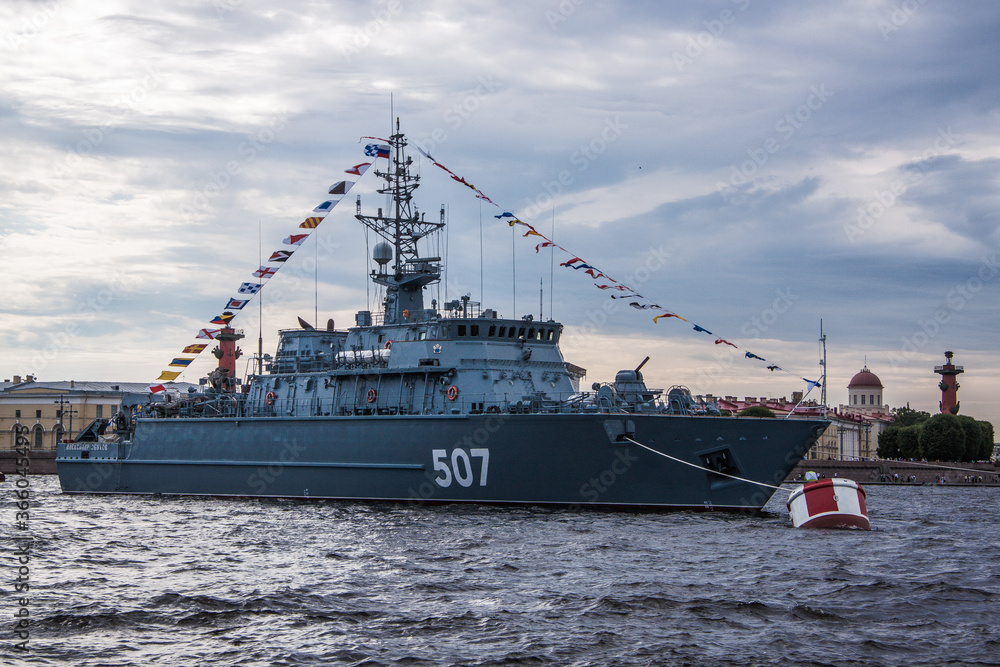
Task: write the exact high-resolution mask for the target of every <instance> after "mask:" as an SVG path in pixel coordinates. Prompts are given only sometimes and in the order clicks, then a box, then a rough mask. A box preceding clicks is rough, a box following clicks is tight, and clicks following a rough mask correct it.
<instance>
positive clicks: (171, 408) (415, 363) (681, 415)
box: [57, 122, 828, 509]
mask: <svg viewBox="0 0 1000 667" xmlns="http://www.w3.org/2000/svg"><path fill="white" fill-rule="evenodd" d="M389 144H390V149H391V154H392V157H391V161H390V164H391V167H390V168H388V169H387V170H386V171H384V172H380V171H376V172H375V173H376V175H377V176H379V177H381V178H383V179H384V180H385V182H386V185H385V187H384V188H383V189H380V190H379V192H380V193H385V194H387V195H389V196H390V198H391V201H392V204H391V206H390V207H389V209H388V211H387V212H386V213H383V211H382V209H379V210H378V212H377V214H376V215H364V214H362V213H361V204H360V200H359V203H358V214H357V216H356V217H357V219H358V220H359V221H360V222H361V223H362V224H364V225H366V226H367V227H368V228H369V229H370V230H371V231H373V232H374V233H375V234H377V235H378V236H379V237H380V238H381V239H382V241H381V242H380V243H379V244H378V245H376V246H375V248H374V253H373V259H374V262H375V264H376V265H377V268H376V269H375V270H373V271H372V275H371V276H370V278H371V280H372V281H373V282H374V283H376V284H377V285H378V286H380V287H381V288H382V289H384V299H383V300H382V309H381V311H380V312H375V313H373V312H370V311H368V310H362V311H360V312H358V313H357V315H356V318H355V326H352V327H349V328H347V329H337V328H336V327H335V326H334V323H333V322H332V321H331V322H330V323H328V325H327V327H326V328H321V327H314V326H312V325H310V324H309V323H307V322H304V321H301V320H300V326H299V327H297V328H292V329H287V330H284V331H281V332H280V338H279V343H278V347H277V351H276V353H275V354H274V356H273V357H272V356H270V355H264V354H258V355H257V356H258V358H257V359H256V369H255V370H256V372H254V373H253V374H251V375H250V376H249V377H247V378H246V379H243V378H238V377H237V374H236V359H237V358H238V357H239V355H240V354H241V352H240V349H239V348H238V347H237V343H238V341H239V340H240V339H241V338H243V333H242V331H240V330H238V329H235V328H233V327H231V326H226V327H224V328H223V329H222V330H221V332H220V333H219V334H218V336H217V341H218V347H217V348H216V349H215V356H216V357H217V358H218V359H219V367H218V368H217V369H215V370H214V371H213V372H212V374H211V375H210V376H209V378H207V379H206V383H205V386H204V388H203V389H202V390H201V391H197V392H193V393H190V394H185V395H182V396H171V397H170V398H169V400H159V401H152V402H150V403H149V404H148V405H145V406H136V407H135V408H134V410H132V411H131V412H130V413H129V414H128V415H126V417H127V418H121V415H120V416H119V418H118V419H116V420H114V422H113V423H112V424H111V425H110V426H109V429H108V435H109V437H102V438H100V439H93V441H90V442H86V441H80V442H73V443H63V444H60V445H59V449H58V453H57V467H58V473H59V480H60V484H61V486H62V489H63V491H64V492H66V493H137V494H197V495H211V496H258V497H290V498H333V499H352V500H387V501H400V502H414V503H425V502H473V503H502V504H540V505H559V506H594V507H598V506H601V507H620V508H624V507H641V508H695V509H759V508H761V507H762V506H763V505H764V504H765V503H766V502H767V501H768V499H769V498H770V496H771V494H772V492H773V491H772V490H771V486H770V485H773V484H778V483H780V482H781V480H783V479H784V478H785V477H786V476H787V475H788V473H789V471H790V470H791V469H792V468H794V467H795V465H796V464H797V463H798V462H799V460H800V459H801V458H802V457H803V456H804V455H805V453H806V452H807V451H808V450H809V448H810V447H811V446H812V445H813V444H814V443H815V441H816V440H817V438H818V437H819V436H820V435H821V434H822V432H823V431H824V429H825V428H826V426H827V424H828V422H826V421H823V420H817V419H782V420H778V419H762V418H756V417H736V416H728V415H726V416H724V415H722V414H721V413H720V411H719V410H718V407H717V406H716V405H715V404H714V402H712V401H711V400H705V399H701V398H699V397H697V396H693V395H692V394H691V392H690V391H689V390H688V389H687V388H685V387H681V386H676V387H672V388H670V389H669V390H668V391H667V392H666V394H665V395H664V392H663V391H661V390H658V389H651V388H648V387H647V386H646V384H645V380H644V379H643V375H642V364H639V365H638V366H637V367H635V368H628V369H626V370H622V371H619V372H618V373H617V375H616V376H615V378H614V381H612V382H606V383H593V384H592V385H591V387H590V388H588V389H581V387H580V384H581V381H582V380H583V378H584V377H585V374H586V371H585V370H584V369H583V368H581V367H579V366H576V365H574V364H572V363H569V362H567V361H566V360H565V359H564V358H563V355H562V353H561V351H560V347H559V344H560V338H561V336H562V335H563V326H562V325H561V324H560V323H558V322H556V321H554V320H551V319H548V320H545V321H541V320H538V321H536V320H534V319H533V317H532V316H531V315H525V316H523V317H517V318H513V317H503V316H501V315H499V314H498V313H497V311H496V310H494V309H491V308H483V307H482V306H481V304H480V303H478V302H476V301H473V300H472V298H471V296H470V295H466V296H463V297H461V298H458V299H453V300H447V301H445V302H444V303H438V302H437V301H436V300H431V301H430V303H429V304H428V303H426V302H425V299H424V297H425V293H426V292H427V288H428V286H431V285H435V284H437V283H438V282H439V281H440V279H441V275H442V270H443V266H442V260H441V258H440V257H436V256H427V255H423V254H421V252H420V250H419V248H418V246H419V245H421V243H420V242H421V241H422V240H424V239H427V238H428V237H431V236H432V235H434V234H439V233H440V232H441V230H442V229H443V227H444V225H445V221H444V216H443V215H442V216H441V219H440V220H436V221H433V220H432V221H428V220H426V218H425V216H424V215H422V214H419V213H418V212H417V211H416V209H415V208H414V205H413V201H412V195H413V192H414V190H415V189H416V188H417V186H418V181H419V176H418V175H412V174H411V165H412V159H411V158H409V157H407V156H406V150H405V149H406V146H407V142H406V140H405V137H404V136H403V134H402V133H400V132H399V130H398V122H397V131H396V133H395V134H393V135H392V137H391V138H390V140H389ZM634 363H635V362H634V361H633V364H634ZM643 363H645V362H643ZM623 365H624V364H623ZM112 433H113V435H114V436H116V437H111V435H112ZM684 464H687V465H684Z"/></svg>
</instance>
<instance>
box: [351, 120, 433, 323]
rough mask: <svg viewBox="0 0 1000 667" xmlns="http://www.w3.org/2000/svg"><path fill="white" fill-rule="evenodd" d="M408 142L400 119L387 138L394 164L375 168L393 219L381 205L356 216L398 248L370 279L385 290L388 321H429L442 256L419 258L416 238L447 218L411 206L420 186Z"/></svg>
mask: <svg viewBox="0 0 1000 667" xmlns="http://www.w3.org/2000/svg"><path fill="white" fill-rule="evenodd" d="M406 145H407V144H406V138H405V136H404V135H403V134H402V133H401V132H400V130H399V119H398V118H397V119H396V132H395V134H393V135H392V136H391V137H389V150H390V153H391V155H390V165H389V167H388V169H387V170H386V171H378V170H376V171H375V175H376V176H378V177H379V178H383V179H385V182H386V185H385V187H383V188H380V189H379V190H378V193H379V194H387V195H389V196H390V197H391V198H392V207H391V209H390V211H389V213H390V216H391V217H389V216H385V215H383V213H382V209H381V208H380V209H379V210H378V214H377V215H361V214H360V213H358V214H357V215H356V216H355V217H356V218H357V219H358V220H359V221H360V222H361V223H362V224H364V225H365V226H367V227H368V228H369V229H371V230H372V231H374V232H375V233H376V234H378V235H379V236H380V237H382V238H383V239H385V241H386V242H387V243H388V244H389V245H390V246H391V247H392V249H393V250H394V257H393V258H392V259H393V264H392V266H391V268H390V267H387V266H386V264H383V263H380V264H379V268H378V270H377V271H372V280H373V281H374V282H376V283H378V284H379V285H382V286H384V287H385V288H386V295H385V317H384V323H385V324H402V323H403V322H415V321H420V320H423V319H426V318H427V317H428V315H427V313H425V311H424V305H423V304H424V300H423V290H424V287H426V286H427V285H429V284H432V283H436V282H437V281H438V280H440V278H441V258H440V257H420V253H419V251H418V249H417V241H419V240H420V239H422V238H424V237H425V236H427V235H428V234H430V233H431V232H435V231H437V230H439V229H441V228H442V227H444V222H428V221H427V220H425V219H424V216H423V215H421V214H420V213H419V211H417V210H416V209H415V208H414V206H413V203H412V199H413V191H414V190H416V189H417V187H418V186H419V181H420V176H419V175H413V174H411V173H410V166H411V165H412V164H413V158H411V157H408V156H406V153H405V151H404V149H405V147H406Z"/></svg>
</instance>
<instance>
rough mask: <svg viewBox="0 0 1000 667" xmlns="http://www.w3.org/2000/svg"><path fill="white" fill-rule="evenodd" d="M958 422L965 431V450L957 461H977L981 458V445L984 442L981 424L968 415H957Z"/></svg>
mask: <svg viewBox="0 0 1000 667" xmlns="http://www.w3.org/2000/svg"><path fill="white" fill-rule="evenodd" d="M957 416H958V421H959V423H960V424H961V425H962V430H963V431H965V448H964V450H963V451H962V455H961V456H959V457H958V458H957V459H955V460H956V461H970V462H971V461H975V460H976V459H978V458H979V444H980V442H981V441H982V437H983V432H982V431H980V430H979V422H977V421H976V420H975V419H973V418H972V417H970V416H968V415H957Z"/></svg>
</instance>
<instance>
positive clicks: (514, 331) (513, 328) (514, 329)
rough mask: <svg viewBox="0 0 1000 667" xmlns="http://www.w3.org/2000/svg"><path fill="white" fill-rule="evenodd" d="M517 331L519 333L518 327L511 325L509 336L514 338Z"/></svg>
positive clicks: (508, 331)
mask: <svg viewBox="0 0 1000 667" xmlns="http://www.w3.org/2000/svg"><path fill="white" fill-rule="evenodd" d="M515 333H517V327H511V328H510V329H508V330H507V338H513V337H514V334H515Z"/></svg>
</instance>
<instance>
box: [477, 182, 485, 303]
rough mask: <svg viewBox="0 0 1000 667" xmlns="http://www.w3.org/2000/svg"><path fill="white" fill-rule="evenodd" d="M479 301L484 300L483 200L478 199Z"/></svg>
mask: <svg viewBox="0 0 1000 667" xmlns="http://www.w3.org/2000/svg"><path fill="white" fill-rule="evenodd" d="M479 301H480V302H484V301H486V299H485V295H484V294H483V200H482V199H480V200H479Z"/></svg>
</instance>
